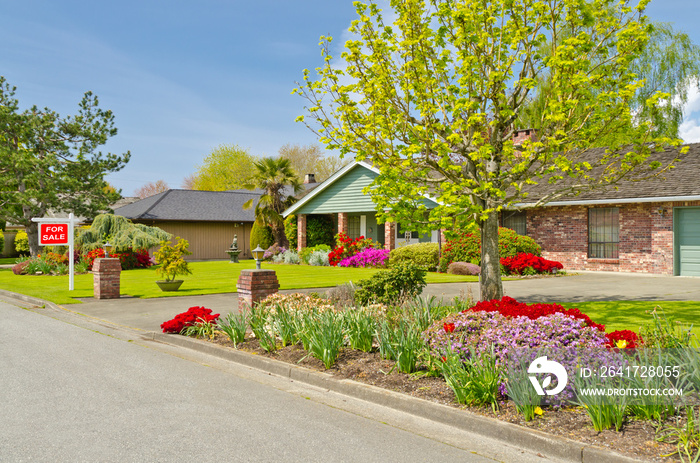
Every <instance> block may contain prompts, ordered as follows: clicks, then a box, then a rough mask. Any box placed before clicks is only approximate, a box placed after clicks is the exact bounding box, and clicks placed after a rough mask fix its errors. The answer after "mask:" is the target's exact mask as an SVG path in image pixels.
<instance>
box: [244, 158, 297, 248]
mask: <svg viewBox="0 0 700 463" xmlns="http://www.w3.org/2000/svg"><path fill="white" fill-rule="evenodd" d="M254 166H255V172H254V173H253V176H252V178H251V180H250V182H249V183H247V184H246V185H245V188H246V189H248V190H254V189H262V190H264V193H263V194H262V196H260V199H259V200H258V204H257V205H256V206H255V222H256V223H257V224H258V226H269V227H270V228H271V229H272V236H273V237H274V238H275V242H276V243H277V244H278V245H280V246H284V247H289V243H288V241H287V237H286V236H285V235H284V218H283V217H282V212H284V210H285V209H286V208H287V207H289V206H291V205H292V204H293V203H294V201H296V199H295V198H294V195H295V194H297V193H300V192H301V189H302V188H301V182H300V181H299V177H298V176H297V174H296V173H295V172H294V170H293V169H292V166H291V163H290V162H289V159H284V158H278V159H274V158H263V159H261V160H259V161H256V162H255V163H254ZM251 207H253V200H252V199H251V200H249V201H246V203H245V204H244V205H243V208H244V209H250V208H251Z"/></svg>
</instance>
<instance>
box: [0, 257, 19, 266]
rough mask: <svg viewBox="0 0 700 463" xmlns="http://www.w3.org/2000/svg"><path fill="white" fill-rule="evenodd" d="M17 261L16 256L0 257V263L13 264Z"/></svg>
mask: <svg viewBox="0 0 700 463" xmlns="http://www.w3.org/2000/svg"><path fill="white" fill-rule="evenodd" d="M16 263H17V257H0V265H14V264H16Z"/></svg>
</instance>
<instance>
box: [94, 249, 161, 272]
mask: <svg viewBox="0 0 700 463" xmlns="http://www.w3.org/2000/svg"><path fill="white" fill-rule="evenodd" d="M104 256H105V250H104V249H102V248H97V249H93V250H92V251H90V252H88V253H87V254H86V255H85V256H84V258H83V260H84V261H85V263H86V264H87V268H88V269H91V268H92V264H93V263H95V259H98V258H103V257H104ZM109 257H114V258H117V259H119V262H121V264H122V270H131V269H135V268H148V267H150V266H151V265H153V260H152V259H151V256H150V255H149V254H148V251H147V250H146V249H141V250H137V251H133V250H131V249H128V250H126V251H122V252H110V253H109Z"/></svg>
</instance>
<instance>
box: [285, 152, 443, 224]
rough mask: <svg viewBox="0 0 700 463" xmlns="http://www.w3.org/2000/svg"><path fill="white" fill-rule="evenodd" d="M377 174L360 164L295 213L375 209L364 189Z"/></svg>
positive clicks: (427, 203)
mask: <svg viewBox="0 0 700 463" xmlns="http://www.w3.org/2000/svg"><path fill="white" fill-rule="evenodd" d="M377 175H378V174H377V173H376V172H373V171H371V170H369V169H367V168H366V167H364V166H362V165H359V164H358V165H356V166H355V167H353V168H352V169H350V170H349V171H348V172H347V173H346V174H345V175H343V176H342V177H341V178H339V179H337V180H336V181H335V182H333V184H332V185H329V186H328V187H327V188H326V189H325V190H323V191H321V192H320V193H319V194H318V195H317V196H315V197H314V198H312V199H311V200H309V202H307V203H305V204H303V205H302V206H301V207H300V208H299V209H297V210H296V211H295V214H332V213H337V212H367V211H374V210H375V204H374V202H372V198H370V196H369V195H366V194H364V193H363V192H362V190H363V189H364V188H365V187H367V186H369V185H370V184H371V183H372V182H373V181H374V179H375V178H376V177H377ZM423 203H424V204H425V205H426V206H427V207H429V208H433V207H435V206H436V204H435V203H434V202H433V201H431V200H429V199H423Z"/></svg>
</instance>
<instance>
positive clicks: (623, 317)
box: [562, 301, 700, 340]
mask: <svg viewBox="0 0 700 463" xmlns="http://www.w3.org/2000/svg"><path fill="white" fill-rule="evenodd" d="M562 305H563V306H564V307H576V308H578V309H580V310H581V312H583V313H585V314H586V315H588V316H589V317H591V319H592V320H593V321H594V322H596V323H602V324H604V325H605V331H607V332H611V331H615V330H632V331H639V328H640V327H641V326H643V325H646V324H649V323H651V322H652V316H651V311H652V310H654V308H655V307H657V306H659V307H661V308H662V309H663V312H664V313H665V314H666V317H667V318H668V319H669V320H672V321H674V322H678V323H680V324H682V325H685V326H690V325H693V333H695V336H696V339H698V340H700V323H699V322H700V302H698V301H689V302H686V301H595V302H576V303H566V304H562Z"/></svg>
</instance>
